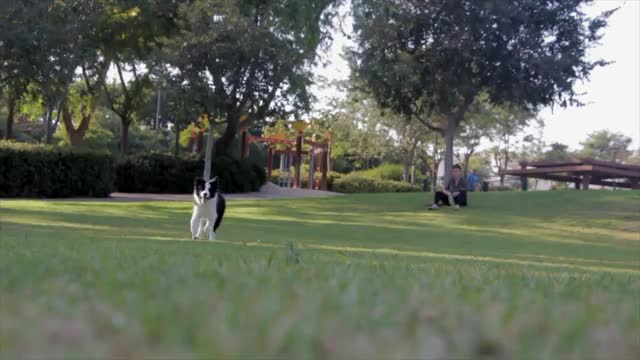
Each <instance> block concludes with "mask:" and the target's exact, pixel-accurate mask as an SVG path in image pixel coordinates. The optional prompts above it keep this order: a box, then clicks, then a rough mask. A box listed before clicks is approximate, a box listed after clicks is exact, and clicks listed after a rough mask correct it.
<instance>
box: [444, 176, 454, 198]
mask: <svg viewBox="0 0 640 360" xmlns="http://www.w3.org/2000/svg"><path fill="white" fill-rule="evenodd" d="M452 180H453V178H452V179H449V181H447V183H446V184H445V185H444V189H442V192H443V193H444V194H445V195H447V196H451V192H450V191H449V189H451V181H452Z"/></svg>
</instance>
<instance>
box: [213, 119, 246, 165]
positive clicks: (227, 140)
mask: <svg viewBox="0 0 640 360" xmlns="http://www.w3.org/2000/svg"><path fill="white" fill-rule="evenodd" d="M239 121H240V119H239V118H234V119H231V115H228V116H227V127H226V128H225V129H224V134H222V136H221V137H220V138H219V139H218V140H217V141H216V143H215V148H214V152H215V154H216V156H218V155H228V154H229V151H230V150H231V145H232V144H233V140H234V139H235V137H236V135H237V134H238V131H239V126H238V125H239ZM211 123H212V125H213V120H211Z"/></svg>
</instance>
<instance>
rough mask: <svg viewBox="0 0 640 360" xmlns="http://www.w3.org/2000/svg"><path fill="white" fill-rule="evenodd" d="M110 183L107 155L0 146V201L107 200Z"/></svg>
mask: <svg viewBox="0 0 640 360" xmlns="http://www.w3.org/2000/svg"><path fill="white" fill-rule="evenodd" d="M113 180H114V174H113V158H112V157H111V155H109V154H106V153H96V152H75V151H69V150H62V149H58V148H54V147H46V146H40V145H30V144H18V143H11V142H4V141H3V142H0V197H9V198H12V197H28V198H64V197H75V196H78V197H87V196H88V197H107V196H109V194H111V190H112V185H113Z"/></svg>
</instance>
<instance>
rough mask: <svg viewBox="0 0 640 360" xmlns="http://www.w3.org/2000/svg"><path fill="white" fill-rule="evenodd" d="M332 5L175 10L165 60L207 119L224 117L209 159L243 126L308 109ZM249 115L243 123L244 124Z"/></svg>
mask: <svg viewBox="0 0 640 360" xmlns="http://www.w3.org/2000/svg"><path fill="white" fill-rule="evenodd" d="M335 2H336V1H335V0H320V1H311V0H283V1H277V2H275V1H274V2H272V1H268V2H256V1H250V0H239V1H233V2H231V1H224V0H195V1H190V2H188V3H185V4H182V5H181V6H180V8H179V12H178V13H179V15H178V20H177V31H178V34H177V35H176V36H175V37H172V38H170V39H168V40H167V41H166V42H165V45H166V47H165V49H164V51H163V54H164V57H165V59H166V60H167V61H168V62H169V64H170V65H171V66H172V67H173V68H174V69H175V70H176V71H177V72H178V74H179V76H181V77H182V79H183V80H184V83H185V84H188V86H189V87H190V88H191V91H190V93H191V95H192V96H194V97H196V98H197V100H198V101H199V102H200V104H201V107H202V110H203V111H204V112H207V113H209V114H210V118H212V119H213V118H220V117H221V118H223V119H224V123H225V124H226V128H225V131H224V133H223V135H222V136H221V137H220V139H218V140H217V141H216V150H215V151H216V154H223V153H226V152H228V150H229V148H230V145H231V143H232V141H233V139H234V137H235V136H236V134H237V133H238V132H239V131H240V128H241V124H240V122H241V119H246V120H245V122H243V124H242V126H251V125H252V124H253V123H255V122H257V121H263V120H264V119H265V118H267V117H277V116H279V115H286V114H297V113H299V112H300V111H306V110H308V107H309V100H310V94H309V93H308V92H307V86H308V85H309V84H310V78H311V71H310V70H311V65H313V63H314V61H315V58H316V50H317V48H318V47H319V46H321V45H323V44H325V43H326V40H328V38H329V33H328V27H329V25H330V24H331V20H332V16H333V14H334V11H333V10H334V8H333V7H332V5H333V4H334V3H335ZM246 116H248V117H246Z"/></svg>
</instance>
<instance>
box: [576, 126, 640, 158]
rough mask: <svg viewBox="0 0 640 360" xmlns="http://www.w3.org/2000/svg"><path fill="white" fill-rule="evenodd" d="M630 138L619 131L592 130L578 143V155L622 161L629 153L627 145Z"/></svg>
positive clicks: (629, 143)
mask: <svg viewBox="0 0 640 360" xmlns="http://www.w3.org/2000/svg"><path fill="white" fill-rule="evenodd" d="M631 141H632V139H631V138H630V137H628V136H625V135H623V134H621V133H613V132H610V131H608V130H600V131H596V132H593V133H591V134H589V135H588V136H587V139H586V140H585V141H583V142H582V143H580V145H582V150H580V155H582V156H584V157H590V158H595V159H599V160H606V161H624V160H626V159H627V158H628V157H629V156H630V155H631V153H632V152H631V150H629V146H630V145H631Z"/></svg>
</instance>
